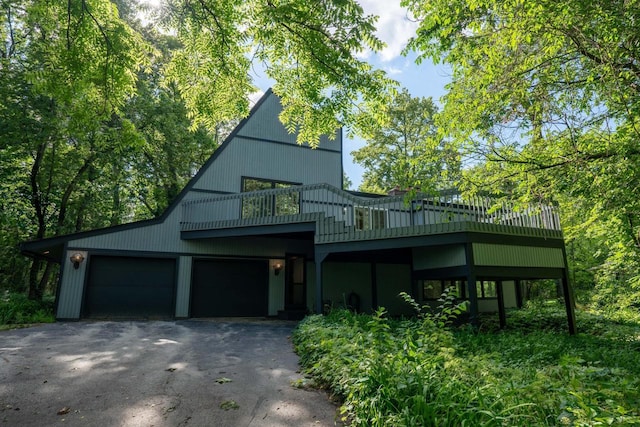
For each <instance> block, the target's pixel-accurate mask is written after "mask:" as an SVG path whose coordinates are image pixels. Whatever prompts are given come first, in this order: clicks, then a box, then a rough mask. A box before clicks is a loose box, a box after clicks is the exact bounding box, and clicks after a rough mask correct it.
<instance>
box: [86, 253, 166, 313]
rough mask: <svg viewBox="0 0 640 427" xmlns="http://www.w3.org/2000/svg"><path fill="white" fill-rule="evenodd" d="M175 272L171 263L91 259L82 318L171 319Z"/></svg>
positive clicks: (106, 258)
mask: <svg viewBox="0 0 640 427" xmlns="http://www.w3.org/2000/svg"><path fill="white" fill-rule="evenodd" d="M175 271H176V261H175V259H167V258H129V257H112V256H92V257H91V260H90V266H89V281H88V284H87V290H86V297H85V306H84V307H85V308H84V313H85V316H86V317H127V318H168V317H173V315H174V303H173V301H174V293H175Z"/></svg>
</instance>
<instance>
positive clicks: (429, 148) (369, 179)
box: [351, 89, 459, 193]
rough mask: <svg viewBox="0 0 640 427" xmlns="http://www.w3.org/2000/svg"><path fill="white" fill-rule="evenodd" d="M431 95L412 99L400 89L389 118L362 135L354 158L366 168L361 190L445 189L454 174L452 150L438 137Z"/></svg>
mask: <svg viewBox="0 0 640 427" xmlns="http://www.w3.org/2000/svg"><path fill="white" fill-rule="evenodd" d="M436 112H437V107H436V106H435V104H434V103H433V101H432V99H431V98H412V97H411V95H410V94H409V92H408V91H407V90H406V89H405V90H403V91H402V92H401V93H399V94H398V95H397V96H396V97H395V99H394V101H393V103H392V105H391V106H390V108H389V118H388V122H387V123H386V124H385V125H384V126H382V127H376V128H374V129H372V131H371V132H370V133H369V135H368V136H367V143H366V145H365V146H364V147H362V148H360V149H358V150H356V151H353V152H352V153H351V154H352V155H353V159H354V161H355V162H356V163H358V164H361V165H362V166H364V168H365V172H364V175H363V181H362V184H361V185H360V190H362V191H368V192H373V193H386V192H388V191H389V190H390V189H392V188H394V187H399V188H401V189H407V188H409V187H414V188H415V187H419V188H420V189H421V190H423V191H432V190H436V189H443V188H450V187H451V186H452V183H453V181H454V180H455V179H456V178H457V176H458V173H459V161H458V156H457V153H455V152H453V151H450V150H449V149H447V148H446V147H445V144H444V139H443V138H442V137H440V136H439V135H438V132H437V128H436V125H435V123H434V116H435V114H436Z"/></svg>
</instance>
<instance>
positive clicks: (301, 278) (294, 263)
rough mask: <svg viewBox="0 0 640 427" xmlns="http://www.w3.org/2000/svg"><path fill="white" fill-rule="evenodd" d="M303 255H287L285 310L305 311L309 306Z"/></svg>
mask: <svg viewBox="0 0 640 427" xmlns="http://www.w3.org/2000/svg"><path fill="white" fill-rule="evenodd" d="M305 264H306V262H305V258H304V256H303V255H287V259H286V264H285V265H286V272H287V279H286V283H285V301H284V305H285V309H286V310H291V309H303V308H306V306H307V286H306V280H305V277H306V272H305Z"/></svg>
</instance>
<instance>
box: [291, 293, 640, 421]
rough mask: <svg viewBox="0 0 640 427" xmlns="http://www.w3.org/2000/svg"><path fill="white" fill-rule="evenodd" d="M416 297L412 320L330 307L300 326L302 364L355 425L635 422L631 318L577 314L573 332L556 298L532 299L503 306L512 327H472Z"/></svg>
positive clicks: (639, 378)
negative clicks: (454, 323) (452, 325)
mask: <svg viewBox="0 0 640 427" xmlns="http://www.w3.org/2000/svg"><path fill="white" fill-rule="evenodd" d="M444 300H445V301H446V298H444ZM410 302H411V301H410ZM412 305H414V307H415V308H417V309H418V311H420V316H418V317H417V318H415V319H412V320H392V319H388V318H387V316H386V313H385V312H384V310H379V311H378V312H376V313H375V314H374V315H369V316H367V315H356V314H353V313H350V312H347V311H336V312H332V313H331V314H330V315H328V316H310V317H308V318H306V319H305V320H304V321H303V322H301V324H300V325H299V326H298V328H297V329H296V331H295V333H294V336H293V342H294V345H295V347H296V350H297V352H298V354H299V355H300V358H301V364H302V366H303V368H304V370H305V372H306V373H308V374H310V375H312V376H313V377H314V378H315V379H316V381H317V382H319V383H320V384H322V385H324V386H325V387H327V388H328V389H330V390H331V391H332V392H333V393H335V394H336V395H338V396H339V397H340V398H341V399H342V401H343V405H342V408H341V411H342V413H343V416H344V419H345V421H347V422H349V423H350V424H351V425H354V426H365V425H366V426H386V425H394V426H418V425H419V426H454V425H455V426H459V425H483V426H484V425H489V426H491V425H495V426H498V425H563V424H568V425H599V424H607V425H628V424H633V423H636V424H640V410H639V409H638V408H639V407H640V404H639V403H640V326H638V324H636V325H635V329H633V328H634V327H633V326H632V325H622V326H624V327H623V329H622V330H619V329H618V327H621V326H620V325H616V324H613V323H611V322H610V321H609V320H607V319H605V318H603V317H602V316H598V315H593V314H589V313H586V314H585V313H581V314H580V315H579V322H578V323H579V325H580V327H581V330H582V329H583V328H584V330H588V331H589V332H590V333H589V334H586V333H581V334H579V335H578V336H569V335H568V334H567V333H566V332H565V331H566V315H564V316H561V313H563V310H562V306H560V305H554V304H550V305H544V304H540V305H532V306H530V307H528V308H527V309H526V310H523V311H522V312H518V313H517V314H516V312H512V313H510V314H509V316H510V317H509V321H510V325H511V326H510V328H511V329H510V330H507V331H499V332H498V331H495V332H494V331H485V330H484V329H482V330H481V331H480V332H478V331H477V330H475V329H471V328H467V327H464V328H458V329H449V328H447V327H445V326H444V325H445V324H446V323H448V322H447V321H446V320H444V319H447V317H442V316H443V315H444V316H446V314H444V313H446V311H442V310H440V311H439V312H438V313H436V314H430V313H424V311H423V310H422V308H420V307H418V306H417V305H415V303H412ZM448 307H449V308H451V304H449V305H448ZM438 316H440V317H438ZM437 319H440V321H438V320H437ZM583 319H587V326H586V327H585V326H584V325H582V324H581V323H580V322H581V321H582V320H583ZM443 320H444V321H443ZM560 325H561V326H560ZM537 328H539V329H537ZM624 328H627V329H624ZM629 328H631V329H629ZM559 330H561V331H562V332H558V331H559ZM612 331H613V332H612Z"/></svg>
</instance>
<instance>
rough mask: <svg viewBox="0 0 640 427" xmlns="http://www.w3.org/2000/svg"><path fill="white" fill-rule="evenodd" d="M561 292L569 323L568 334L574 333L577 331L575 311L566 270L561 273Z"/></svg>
mask: <svg viewBox="0 0 640 427" xmlns="http://www.w3.org/2000/svg"><path fill="white" fill-rule="evenodd" d="M562 292H563V293H564V306H565V309H566V310H567V322H568V324H569V334H571V335H575V334H576V333H577V328H576V312H575V309H574V301H573V290H572V289H571V285H570V284H569V279H568V277H567V272H566V270H565V272H564V273H563V275H562Z"/></svg>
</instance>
